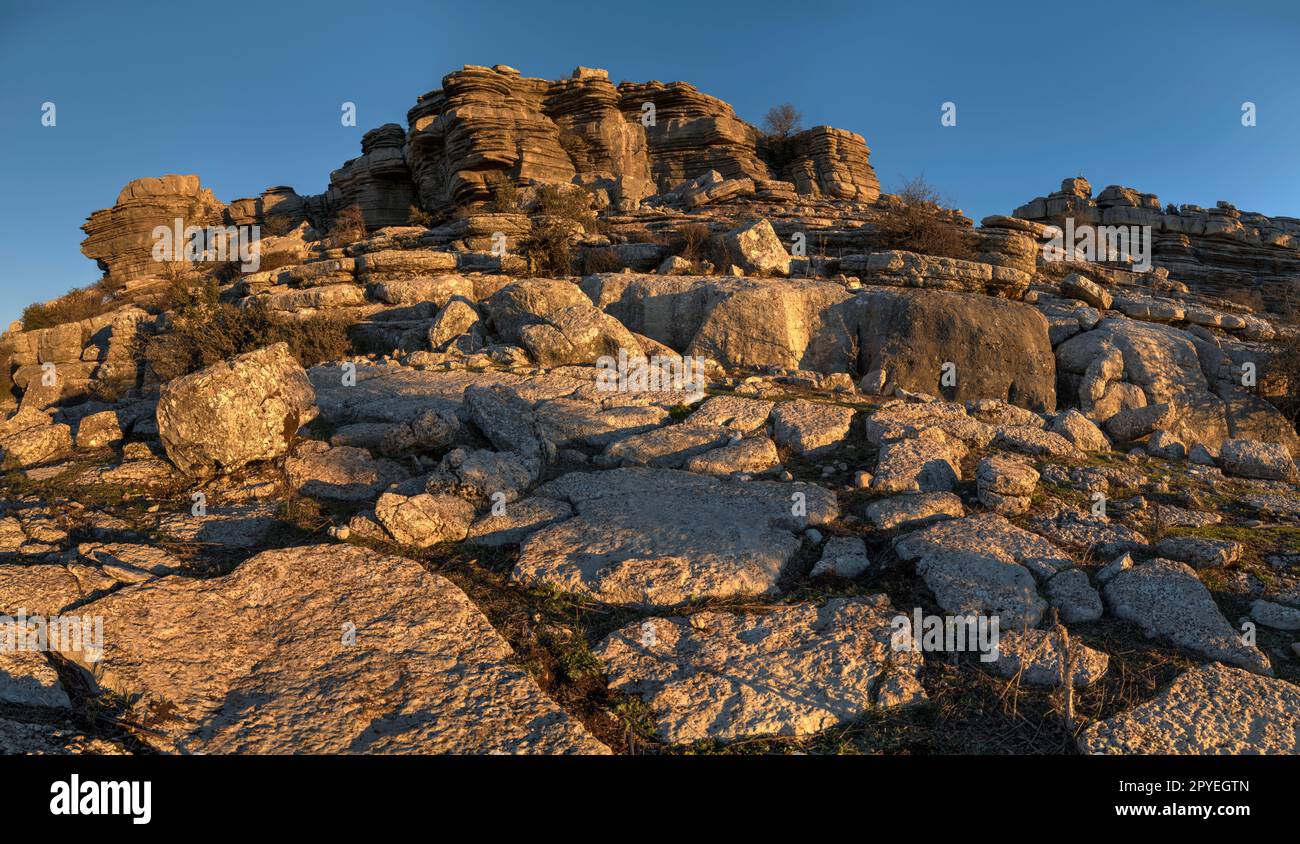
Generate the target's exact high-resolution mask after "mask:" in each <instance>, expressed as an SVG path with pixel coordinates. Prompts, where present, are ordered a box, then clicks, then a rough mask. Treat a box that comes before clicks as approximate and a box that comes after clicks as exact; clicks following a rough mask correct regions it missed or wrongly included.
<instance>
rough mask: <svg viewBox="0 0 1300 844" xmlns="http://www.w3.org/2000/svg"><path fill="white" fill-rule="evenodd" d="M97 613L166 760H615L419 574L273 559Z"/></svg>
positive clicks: (319, 556) (447, 591) (335, 556)
mask: <svg viewBox="0 0 1300 844" xmlns="http://www.w3.org/2000/svg"><path fill="white" fill-rule="evenodd" d="M268 608H270V611H268ZM85 611H86V612H93V613H94V614H97V615H102V616H103V617H104V628H105V629H104V653H103V660H102V662H101V663H99V670H98V672H97V674H96V676H97V678H98V682H99V684H100V685H102V686H104V687H107V688H109V689H113V690H115V691H118V692H120V693H122V694H127V695H132V696H136V695H139V696H141V700H140V702H139V703H138V704H137V706H139V707H141V708H142V710H144V711H149V710H152V711H160V708H161V710H162V711H166V712H168V716H169V717H167V718H165V719H161V720H160V722H159V723H158V724H157V726H156V728H155V729H151V730H150V731H148V733H147V734H146V735H145V736H144V737H143V738H144V740H145V741H147V742H149V743H151V744H153V745H154V746H155V747H157V748H158V749H160V750H163V751H166V752H187V753H347V752H353V753H355V752H366V753H403V752H405V753H453V752H454V753H503V752H504V753H573V752H587V753H593V752H594V753H600V752H605V750H606V748H605V747H604V746H603V745H602V744H600V743H599V742H598V741H596V740H595V739H594V738H592V737H591V736H590V734H588V733H587V731H586V730H585V729H584V728H583V727H582V726H581V725H580V724H578V723H577V722H575V721H574V720H572V719H571V718H570V717H569V716H568V715H566V714H565V713H564V712H563V711H562V710H561V709H560V708H559V707H558V706H556V705H555V704H554V703H553V702H552V701H551V700H550V699H548V698H547V697H546V696H545V695H544V694H543V693H542V691H541V690H540V689H539V688H538V687H537V685H536V684H535V683H534V682H533V681H532V680H531V679H530V678H529V677H528V675H527V674H526V673H525V672H524V671H522V670H521V669H519V668H518V667H517V666H515V665H514V664H513V659H512V654H511V651H510V648H509V646H508V645H507V644H506V642H505V641H504V640H502V639H501V637H500V636H499V635H498V634H497V633H496V631H495V630H493V628H492V626H491V624H489V622H488V620H487V619H486V618H485V617H484V616H483V614H482V613H480V612H479V611H478V609H477V608H476V607H475V606H474V605H473V603H471V602H470V600H469V599H468V598H467V597H466V596H465V594H464V593H463V592H461V591H460V590H459V589H457V588H456V587H455V586H453V585H452V584H451V583H450V582H449V581H447V580H446V579H444V578H442V577H439V576H437V575H433V574H429V573H428V572H426V571H425V570H424V568H423V567H421V566H420V565H419V564H418V563H416V562H414V561H412V560H406V559H402V558H399V557H391V556H384V555H381V554H376V553H374V552H372V551H368V550H366V549H363V548H350V547H347V546H341V545H309V546H302V547H297V548H286V549H283V550H277V551H266V552H264V553H262V554H259V555H257V556H255V557H253V558H252V559H249V560H246V561H244V562H243V563H241V564H240V565H239V567H238V568H236V569H235V571H234V572H233V573H231V574H228V575H225V576H224V577H220V578H213V579H189V578H183V577H166V578H162V579H160V580H155V581H153V582H151V583H147V584H141V585H138V586H132V587H128V588H126V589H123V590H120V591H119V592H117V593H115V594H113V595H111V596H109V597H107V598H103V599H100V600H98V601H96V602H95V603H93V604H91V605H88V607H87V608H86V610H85ZM285 619H292V620H293V623H292V624H285V623H283V622H284V620H285ZM160 630H165V631H167V635H166V636H159V635H158V634H157V631H160ZM64 655H65V656H67V657H69V658H71V659H73V660H76V661H78V662H81V663H82V664H83V665H84V664H86V660H85V657H86V654H84V653H82V652H79V651H66V652H65V653H64ZM236 701H237V702H239V704H238V705H234V702H236Z"/></svg>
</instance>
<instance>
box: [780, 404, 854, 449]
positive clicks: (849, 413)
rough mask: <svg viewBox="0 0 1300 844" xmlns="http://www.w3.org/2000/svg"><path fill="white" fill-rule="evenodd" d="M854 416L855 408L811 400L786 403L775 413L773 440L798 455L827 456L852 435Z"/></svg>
mask: <svg viewBox="0 0 1300 844" xmlns="http://www.w3.org/2000/svg"><path fill="white" fill-rule="evenodd" d="M854 412H855V411H854V410H853V408H851V407H844V406H842V405H838V404H827V403H825V402H817V401H808V400H807V399H797V400H795V401H789V402H784V403H782V404H779V405H777V406H776V409H775V410H773V411H772V436H773V439H775V440H776V444H777V445H779V446H781V447H782V448H788V449H790V450H791V451H793V452H795V453H796V454H802V455H805V456H816V455H820V454H825V453H826V452H828V451H830V450H832V449H834V448H835V447H836V446H838V445H839V444H840V443H841V442H843V440H844V438H845V437H846V436H847V435H848V433H849V425H851V424H852V422H853V414H854Z"/></svg>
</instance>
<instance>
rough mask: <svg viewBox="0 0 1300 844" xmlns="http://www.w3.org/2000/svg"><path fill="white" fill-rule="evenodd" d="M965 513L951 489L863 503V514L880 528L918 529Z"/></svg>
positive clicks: (959, 500)
mask: <svg viewBox="0 0 1300 844" xmlns="http://www.w3.org/2000/svg"><path fill="white" fill-rule="evenodd" d="M964 515H966V508H965V507H963V506H962V503H961V499H960V498H959V497H957V496H956V495H953V494H952V493H951V492H924V493H920V494H917V495H894V496H891V497H889V498H882V499H880V500H878V501H873V502H871V503H870V504H868V505H867V508H866V516H867V518H868V519H870V520H871V523H872V524H873V525H875V526H876V527H877V528H879V529H880V530H894V529H896V528H900V529H901V528H919V527H923V526H925V525H927V524H930V523H931V522H937V521H942V520H944V519H959V518H961V517H962V516H964Z"/></svg>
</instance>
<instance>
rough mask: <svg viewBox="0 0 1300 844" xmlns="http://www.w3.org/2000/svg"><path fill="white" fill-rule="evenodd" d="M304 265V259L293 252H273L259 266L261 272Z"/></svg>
mask: <svg viewBox="0 0 1300 844" xmlns="http://www.w3.org/2000/svg"><path fill="white" fill-rule="evenodd" d="M300 263H302V259H301V258H299V257H298V256H297V255H295V254H293V253H292V252H272V253H271V254H269V255H267V256H265V257H263V258H262V262H261V263H260V264H258V266H257V268H258V269H259V270H278V269H280V268H281V267H292V266H295V265H297V264H300Z"/></svg>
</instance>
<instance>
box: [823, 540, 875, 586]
mask: <svg viewBox="0 0 1300 844" xmlns="http://www.w3.org/2000/svg"><path fill="white" fill-rule="evenodd" d="M870 567H871V559H870V558H869V557H868V556H867V545H866V543H865V542H863V541H862V540H861V539H859V538H858V537H856V536H832V537H831V538H830V539H827V540H826V544H825V545H823V546H822V556H821V559H819V560H818V561H817V562H816V563H815V564H814V565H813V567H812V571H811V572H810V573H809V577H821V576H823V575H827V574H833V575H835V576H836V577H843V578H854V577H857V576H858V575H860V574H862V573H863V572H864V571H866V570H867V569H868V568H870Z"/></svg>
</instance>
